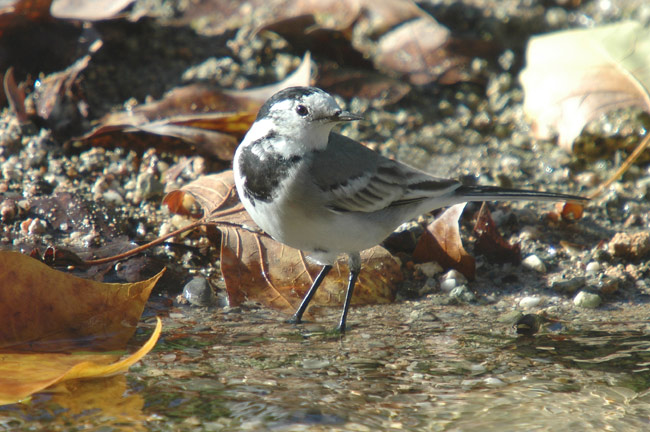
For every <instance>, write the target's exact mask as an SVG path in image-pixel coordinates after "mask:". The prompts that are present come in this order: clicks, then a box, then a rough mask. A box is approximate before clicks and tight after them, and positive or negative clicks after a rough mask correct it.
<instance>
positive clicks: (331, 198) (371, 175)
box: [311, 133, 460, 213]
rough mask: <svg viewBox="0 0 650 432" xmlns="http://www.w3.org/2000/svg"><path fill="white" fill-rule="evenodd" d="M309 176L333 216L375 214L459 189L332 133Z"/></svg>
mask: <svg viewBox="0 0 650 432" xmlns="http://www.w3.org/2000/svg"><path fill="white" fill-rule="evenodd" d="M311 174H312V177H313V179H314V183H315V184H316V186H318V188H319V189H320V191H321V192H322V193H323V194H324V195H325V206H326V207H328V208H329V209H331V210H332V211H335V212H363V213H371V212H376V211H380V210H383V209H385V208H389V207H395V206H401V205H407V204H413V203H416V202H420V201H423V200H426V199H430V198H432V197H435V196H442V195H445V194H448V193H450V192H452V191H453V190H455V189H456V188H458V187H459V186H460V183H459V182H457V181H456V180H448V179H440V178H436V177H432V176H429V175H428V174H426V173H424V172H422V171H419V170H417V169H415V168H411V167H409V166H407V165H403V164H400V163H399V162H396V161H393V160H390V159H387V158H385V157H383V156H381V155H379V154H378V153H376V152H374V151H372V150H370V149H368V148H366V147H364V146H363V145H361V144H359V143H358V142H356V141H354V140H352V139H349V138H346V137H344V136H342V135H338V134H334V133H332V134H330V140H329V143H328V146H327V148H326V149H325V150H324V151H321V152H319V153H317V154H316V155H315V157H314V160H313V163H312V166H311Z"/></svg>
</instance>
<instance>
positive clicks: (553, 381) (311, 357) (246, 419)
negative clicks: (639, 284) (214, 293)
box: [0, 308, 650, 432]
mask: <svg viewBox="0 0 650 432" xmlns="http://www.w3.org/2000/svg"><path fill="white" fill-rule="evenodd" d="M384 310H385V309H384ZM377 311H379V312H374V310H371V313H369V314H368V316H367V317H365V318H366V319H367V321H366V322H369V323H370V324H364V326H357V327H356V328H353V331H351V332H350V333H349V334H348V335H347V336H346V337H345V338H344V339H338V338H332V337H331V336H327V335H326V334H325V333H319V332H311V333H310V332H308V331H306V330H305V328H304V327H300V328H297V329H291V328H290V329H287V327H286V326H285V325H283V323H282V321H281V319H280V318H278V319H277V320H275V319H259V320H258V321H255V320H254V319H253V318H250V319H248V320H241V321H238V322H237V323H228V322H223V321H222V322H218V323H217V324H214V328H206V327H205V325H203V326H202V327H200V328H201V329H202V330H197V328H192V325H196V324H195V323H191V325H190V324H188V325H187V327H183V326H180V327H178V328H177V329H174V335H176V336H172V335H167V339H166V340H163V341H162V342H161V343H160V344H159V346H158V348H157V350H156V351H155V352H154V353H152V354H150V355H149V356H147V357H146V358H145V360H144V362H143V364H142V365H141V366H139V367H137V368H135V369H133V370H132V371H131V372H130V373H129V375H128V385H127V381H125V380H124V377H123V376H118V377H114V378H112V379H110V380H105V381H100V382H94V381H93V382H88V383H87V384H84V383H78V384H79V385H80V387H79V388H77V389H74V391H73V392H72V393H70V391H68V392H67V393H66V392H63V393H57V394H54V395H47V396H39V397H37V398H35V399H34V400H33V401H32V403H30V404H27V405H12V406H8V407H2V408H0V418H2V420H0V430H3V429H4V430H27V429H31V430H34V428H35V427H36V426H40V427H41V428H42V429H44V430H71V428H70V425H75V427H77V426H79V427H80V428H81V427H83V428H85V429H87V430H94V429H97V430H99V429H100V428H101V430H160V431H171V430H174V431H177V430H181V431H183V430H187V431H195V430H211V431H213V430H216V431H241V430H255V431H257V430H260V431H265V430H269V431H301V430H309V431H365V430H367V431H375V430H387V431H391V430H411V431H422V430H425V431H504V430H534V431H553V432H557V431H565V430H586V429H591V430H646V429H648V428H649V427H650V392H649V390H648V389H649V388H650V372H649V370H648V369H649V368H650V338H648V336H647V333H645V332H643V331H636V330H627V329H626V330H617V329H613V330H611V331H605V330H599V331H594V330H585V331H572V330H570V329H567V328H562V329H559V330H558V329H556V330H557V331H555V332H553V333H541V334H538V335H536V336H531V337H521V336H520V337H517V336H516V334H515V333H514V331H513V330H512V329H511V328H508V327H507V326H501V327H497V326H494V325H493V324H491V323H492V322H493V321H492V319H493V317H492V316H489V315H486V316H485V317H484V318H482V317H477V316H471V315H470V314H468V313H467V310H465V309H462V308H458V309H451V308H447V309H445V312H444V314H445V315H443V314H442V313H441V314H440V315H441V316H442V319H440V320H438V321H436V320H434V319H432V320H429V321H426V322H424V321H419V322H413V323H407V322H406V320H403V321H401V322H399V321H395V322H392V321H390V319H386V318H385V317H384V316H382V315H380V314H381V311H382V309H377ZM260 313H262V312H260ZM373 313H376V314H377V315H373ZM237 318H238V317H237ZM238 319H239V318H238ZM482 320H484V322H485V324H486V325H482V323H483V321H482ZM251 322H253V325H251ZM353 324H354V323H353ZM622 327H624V326H621V328H622ZM543 331H547V330H543ZM242 341H247V342H246V343H242ZM86 385H87V386H88V387H87V388H86V390H84V386H86ZM93 386H94V387H93ZM102 386H105V387H102ZM68 390H69V389H68ZM81 425H83V426H81ZM36 428H37V427H36Z"/></svg>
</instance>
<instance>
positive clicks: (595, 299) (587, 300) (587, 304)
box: [573, 291, 603, 309]
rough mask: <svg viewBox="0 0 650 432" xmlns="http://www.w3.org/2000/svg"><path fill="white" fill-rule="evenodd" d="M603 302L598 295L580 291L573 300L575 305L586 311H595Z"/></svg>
mask: <svg viewBox="0 0 650 432" xmlns="http://www.w3.org/2000/svg"><path fill="white" fill-rule="evenodd" d="M602 301H603V300H602V299H601V298H600V296H599V295H598V294H594V293H590V292H587V291H580V292H579V293H578V294H577V295H576V296H575V297H574V299H573V304H574V305H576V306H578V307H581V308H585V309H595V308H597V307H598V306H600V303H601V302H602Z"/></svg>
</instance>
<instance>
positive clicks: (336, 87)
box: [318, 68, 411, 107]
mask: <svg viewBox="0 0 650 432" xmlns="http://www.w3.org/2000/svg"><path fill="white" fill-rule="evenodd" d="M318 86H319V87H321V88H322V89H324V90H325V91H327V92H328V93H332V94H337V95H339V96H342V97H344V98H346V99H352V98H355V97H358V98H362V99H367V100H369V101H372V104H373V106H375V107H382V106H385V105H390V104H394V103H396V102H398V101H399V100H400V99H402V98H403V97H404V96H406V95H407V94H408V93H409V92H410V91H411V86H410V85H409V84H407V83H405V82H403V81H401V80H397V79H394V78H390V77H387V76H385V75H382V74H379V73H376V72H371V71H367V70H362V69H349V68H345V69H340V68H333V69H331V70H328V71H322V72H321V74H320V77H319V78H318Z"/></svg>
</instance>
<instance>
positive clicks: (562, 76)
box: [520, 21, 650, 150]
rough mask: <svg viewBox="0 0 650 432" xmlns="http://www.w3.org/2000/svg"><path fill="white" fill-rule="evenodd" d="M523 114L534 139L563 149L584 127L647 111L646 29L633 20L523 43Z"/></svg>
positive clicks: (649, 50)
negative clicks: (625, 111) (554, 141)
mask: <svg viewBox="0 0 650 432" xmlns="http://www.w3.org/2000/svg"><path fill="white" fill-rule="evenodd" d="M520 80H521V82H522V85H523V87H524V92H525V99H524V110H525V112H526V114H527V115H528V116H529V117H530V119H531V120H532V122H533V132H534V134H535V136H536V137H538V138H543V139H547V138H550V137H551V136H552V135H553V134H554V133H556V132H557V133H558V135H559V143H560V145H561V146H562V147H564V148H566V149H568V150H571V147H572V145H573V141H574V140H575V138H576V137H577V136H578V135H579V134H580V132H581V131H582V129H583V128H584V126H585V125H586V124H587V122H589V121H591V120H593V119H596V118H598V117H599V116H600V115H602V114H604V113H606V112H608V111H611V110H614V109H617V108H625V107H640V108H642V109H644V110H650V96H649V95H648V89H649V88H650V28H647V27H645V28H644V27H643V25H642V24H640V23H637V22H632V21H626V22H621V23H617V24H611V25H605V26H601V27H597V28H593V29H584V30H569V31H562V32H557V33H552V34H548V35H542V36H538V37H534V38H532V39H531V40H530V42H529V43H528V48H527V52H526V69H524V71H523V72H522V73H521V75H520Z"/></svg>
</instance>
